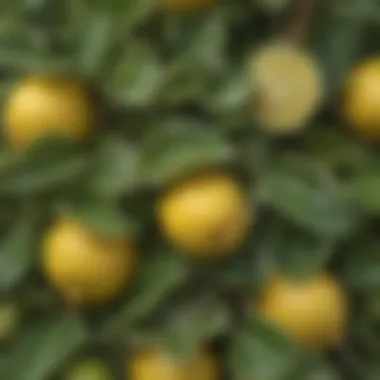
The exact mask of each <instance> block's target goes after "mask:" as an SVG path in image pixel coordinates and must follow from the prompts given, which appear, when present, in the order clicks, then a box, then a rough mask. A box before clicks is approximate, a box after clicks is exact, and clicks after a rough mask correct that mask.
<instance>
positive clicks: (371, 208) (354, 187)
mask: <svg viewBox="0 0 380 380" xmlns="http://www.w3.org/2000/svg"><path fill="white" fill-rule="evenodd" d="M379 191H380V178H379V165H378V164H377V165H374V167H373V168H371V170H365V171H364V170H362V171H361V172H360V173H358V175H356V176H355V177H353V178H352V179H351V180H349V181H348V183H347V185H346V192H347V196H348V197H349V198H350V199H352V201H354V202H355V203H356V204H358V205H359V206H361V207H362V208H363V209H364V210H365V211H367V212H370V213H373V214H378V213H380V193H379Z"/></svg>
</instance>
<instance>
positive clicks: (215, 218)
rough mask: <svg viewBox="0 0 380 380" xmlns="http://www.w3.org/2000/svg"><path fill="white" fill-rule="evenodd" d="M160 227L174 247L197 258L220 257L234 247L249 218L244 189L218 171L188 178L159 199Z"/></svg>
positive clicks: (235, 247) (243, 232)
mask: <svg viewBox="0 0 380 380" xmlns="http://www.w3.org/2000/svg"><path fill="white" fill-rule="evenodd" d="M157 215H158V222H159V226H160V228H161V230H162V232H163V234H164V236H166V237H167V239H168V240H169V241H170V242H171V243H172V244H173V245H175V246H177V247H179V248H180V249H183V250H184V251H186V252H189V253H190V254H193V255H195V256H199V257H220V256H224V255H228V254H230V253H231V252H232V251H234V250H235V249H237V248H238V247H239V246H240V245H241V244H242V243H243V240H244V238H245V236H246V233H247V230H248V227H249V225H250V220H251V212H250V207H249V202H248V199H247V196H246V194H245V192H244V190H243V188H242V187H241V186H240V185H239V183H238V182H237V181H236V180H234V179H233V178H231V177H228V176H226V175H221V174H212V175H203V176H199V177H196V178H192V179H189V180H187V181H184V182H183V183H181V184H179V185H178V186H175V187H174V188H172V189H171V190H169V191H167V192H165V193H164V194H163V195H162V196H161V198H160V199H159V201H158V205H157Z"/></svg>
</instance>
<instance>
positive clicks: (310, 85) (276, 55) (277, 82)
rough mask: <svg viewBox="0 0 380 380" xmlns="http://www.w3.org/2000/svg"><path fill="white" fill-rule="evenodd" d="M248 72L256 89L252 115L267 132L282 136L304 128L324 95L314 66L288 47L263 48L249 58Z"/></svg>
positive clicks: (298, 50)
mask: <svg viewBox="0 0 380 380" xmlns="http://www.w3.org/2000/svg"><path fill="white" fill-rule="evenodd" d="M250 72H251V76H252V81H253V86H255V87H256V88H257V98H256V99H255V100H256V102H255V103H256V104H255V107H254V115H255V117H257V119H258V121H259V122H260V124H261V125H262V127H263V128H264V129H266V130H268V131H269V132H273V133H278V134H286V133H291V132H294V131H297V130H299V129H300V128H302V127H304V126H305V124H306V123H307V122H308V121H309V119H310V118H311V117H312V116H314V114H315V112H316V111H317V110H318V107H319V105H320V104H321V101H322V98H323V94H324V83H323V82H324V81H323V77H322V74H321V70H320V68H319V66H318V64H317V62H316V61H315V60H314V59H313V58H312V57H311V56H310V54H308V53H307V52H306V51H304V50H302V49H301V48H298V47H296V46H294V45H292V44H290V43H285V42H274V43H270V44H267V45H265V46H263V47H262V48H261V49H259V50H258V51H257V52H256V53H255V54H254V55H253V56H252V58H251V61H250Z"/></svg>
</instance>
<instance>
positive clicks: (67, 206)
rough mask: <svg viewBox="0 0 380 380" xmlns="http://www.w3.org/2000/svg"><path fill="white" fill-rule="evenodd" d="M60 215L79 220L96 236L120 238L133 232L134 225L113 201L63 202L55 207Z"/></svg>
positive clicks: (95, 199)
mask: <svg viewBox="0 0 380 380" xmlns="http://www.w3.org/2000/svg"><path fill="white" fill-rule="evenodd" d="M57 208H58V211H59V213H61V214H66V215H70V216H72V217H74V218H76V219H78V220H81V221H82V222H83V223H84V224H85V225H86V226H88V227H89V228H91V229H92V230H93V231H94V232H95V233H96V234H99V235H101V236H109V237H112V236H114V237H120V236H124V235H125V234H133V233H134V232H135V227H136V226H135V224H134V223H133V221H131V219H130V218H129V217H128V216H127V215H126V214H125V213H124V212H123V210H122V209H121V208H120V207H119V205H118V203H117V202H116V201H113V200H102V199H97V198H90V197H85V198H80V199H74V200H68V201H63V202H61V203H59V204H58V205H57Z"/></svg>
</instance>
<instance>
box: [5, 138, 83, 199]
mask: <svg viewBox="0 0 380 380" xmlns="http://www.w3.org/2000/svg"><path fill="white" fill-rule="evenodd" d="M89 164H90V162H89V157H88V156H87V155H86V154H85V152H82V151H81V150H80V149H79V147H78V146H76V145H75V144H73V143H72V142H70V141H67V140H64V139H60V138H47V139H43V140H41V141H39V142H37V143H36V144H33V145H31V146H30V147H29V148H28V149H26V150H25V151H22V152H17V153H15V154H9V153H4V155H3V157H0V179H1V182H0V193H6V194H12V195H26V194H36V193H42V192H46V191H51V190H55V189H59V188H60V187H62V186H65V185H67V184H70V183H74V181H77V180H78V179H80V178H81V177H83V176H84V174H85V173H86V171H87V170H88V167H89ZM2 169H3V170H2Z"/></svg>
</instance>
